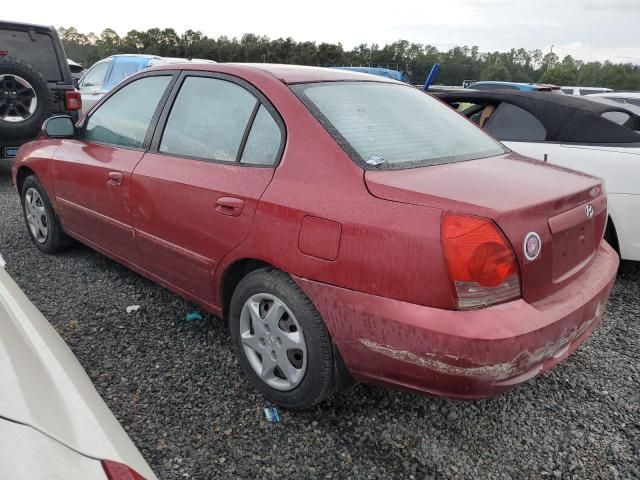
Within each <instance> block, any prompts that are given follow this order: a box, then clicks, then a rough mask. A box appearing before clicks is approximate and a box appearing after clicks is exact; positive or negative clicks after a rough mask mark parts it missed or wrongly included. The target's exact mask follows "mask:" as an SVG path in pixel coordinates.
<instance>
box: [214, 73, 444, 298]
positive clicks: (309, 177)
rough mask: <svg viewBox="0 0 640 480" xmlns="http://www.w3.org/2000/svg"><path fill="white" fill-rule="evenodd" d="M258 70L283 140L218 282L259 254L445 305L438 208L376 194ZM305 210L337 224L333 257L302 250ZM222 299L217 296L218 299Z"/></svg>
mask: <svg viewBox="0 0 640 480" xmlns="http://www.w3.org/2000/svg"><path fill="white" fill-rule="evenodd" d="M260 77H261V75H259V74H256V78H251V76H250V75H248V76H247V79H248V80H250V81H252V83H253V84H254V85H255V86H256V87H257V88H258V89H260V90H262V91H263V93H265V94H266V95H267V97H268V98H269V99H270V100H271V101H272V102H273V104H274V106H275V107H276V109H277V110H278V111H279V112H280V114H281V115H282V117H283V119H284V122H285V124H286V127H287V143H286V147H285V151H284V154H283V158H282V161H281V163H280V165H279V166H278V167H277V168H276V171H275V173H274V177H273V180H272V182H271V184H270V185H269V187H268V188H267V190H266V191H265V193H264V194H263V196H262V198H261V200H260V202H259V204H258V209H257V212H256V216H255V219H254V222H253V225H252V228H251V231H250V233H249V235H248V236H247V238H246V239H245V241H244V242H243V243H242V244H241V245H240V246H238V247H237V248H236V249H234V250H233V251H232V252H230V253H229V254H228V255H227V256H226V257H225V258H224V259H223V261H222V262H221V263H220V265H219V267H218V269H217V271H216V279H217V283H216V284H217V285H221V282H222V278H223V275H224V272H225V271H226V269H227V267H228V266H229V265H230V264H232V263H233V262H234V261H236V260H238V259H243V258H256V259H259V260H262V261H265V262H267V263H269V264H271V265H274V266H275V267H277V268H279V269H281V270H284V271H286V272H288V273H290V274H293V275H295V276H298V277H302V278H308V279H312V280H315V281H318V282H323V283H329V284H333V285H338V286H341V287H344V288H347V289H352V290H357V291H362V292H367V293H370V294H373V295H379V296H385V297H390V298H396V299H398V300H403V301H406V302H411V303H418V304H422V305H431V306H434V307H440V308H446V307H450V306H451V301H452V300H451V292H450V288H449V282H448V276H447V273H446V268H445V265H444V260H443V257H442V252H441V244H440V220H441V215H442V210H441V209H439V208H429V207H424V206H414V205H407V204H401V203H397V202H390V201H386V200H381V199H377V198H375V197H373V196H372V195H371V194H370V193H369V192H368V190H367V188H366V186H365V183H364V171H363V170H362V169H361V168H360V167H358V166H357V165H356V164H355V163H354V162H353V161H352V160H351V159H350V158H348V157H347V155H346V154H345V153H344V152H343V150H342V149H341V148H340V147H339V146H338V145H337V144H336V143H335V141H334V140H333V139H332V138H331V137H330V136H329V134H328V133H327V132H326V131H325V130H324V128H323V127H322V126H321V125H320V124H319V123H318V121H317V120H316V119H315V118H314V117H313V116H312V115H311V113H310V112H309V111H308V110H307V109H306V107H305V106H304V105H303V104H302V102H301V101H300V100H298V98H297V97H295V95H294V94H293V93H292V92H291V90H290V89H289V88H288V87H287V86H286V85H284V84H283V83H282V82H279V81H274V79H273V77H271V78H269V79H268V80H267V79H263V78H260ZM308 216H313V217H316V218H320V219H326V220H330V221H332V222H336V223H338V224H339V225H340V238H339V241H338V243H339V247H338V252H337V255H335V259H332V260H327V259H322V258H317V257H314V256H312V255H307V254H305V253H302V252H301V251H300V243H299V241H300V232H301V226H302V224H303V219H304V218H305V217H308ZM333 233H335V230H333V231H332V234H331V235H328V238H323V239H322V241H330V242H334V241H335V239H334V238H333V236H332V235H333ZM329 237H330V238H329ZM303 250H304V248H303ZM330 257H331V258H333V255H331V256H330ZM220 300H221V299H220V298H219V297H218V298H217V302H216V303H218V304H220Z"/></svg>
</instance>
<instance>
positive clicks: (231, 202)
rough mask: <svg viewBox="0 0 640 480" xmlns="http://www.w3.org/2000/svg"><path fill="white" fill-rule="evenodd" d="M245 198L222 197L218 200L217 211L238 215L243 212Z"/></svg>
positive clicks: (233, 215)
mask: <svg viewBox="0 0 640 480" xmlns="http://www.w3.org/2000/svg"><path fill="white" fill-rule="evenodd" d="M243 208H244V200H242V199H241V198H235V197H220V198H219V199H218V200H216V212H218V213H221V214H222V215H229V216H231V217H237V216H239V215H240V214H241V213H242V209H243Z"/></svg>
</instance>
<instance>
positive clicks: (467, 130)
mask: <svg viewBox="0 0 640 480" xmlns="http://www.w3.org/2000/svg"><path fill="white" fill-rule="evenodd" d="M291 88H292V90H293V91H294V92H295V93H296V94H297V95H298V97H299V98H300V99H301V100H302V101H303V102H304V103H305V104H306V105H307V107H308V108H309V109H310V110H311V112H312V113H313V114H314V115H315V116H316V118H318V120H319V121H320V123H322V125H323V126H324V127H325V128H326V130H327V131H328V132H329V133H330V134H331V135H332V136H333V138H334V139H335V140H336V141H337V142H338V144H339V145H340V146H341V147H342V148H343V149H344V150H345V151H346V152H347V153H348V154H349V155H350V156H351V158H353V159H354V160H355V161H356V162H358V163H359V164H360V165H361V166H363V167H364V168H370V167H375V168H377V169H398V168H411V167H419V166H427V165H438V164H443V163H451V162H457V161H463V160H472V159H476V158H482V157H489V156H494V155H499V154H502V153H504V152H505V149H504V147H503V146H502V145H500V143H499V142H497V141H495V140H494V139H492V138H491V137H490V136H489V135H487V134H485V133H484V132H483V131H482V130H480V129H479V128H477V127H476V126H475V125H473V124H471V123H470V122H468V121H467V120H466V119H465V118H464V117H463V116H462V115H460V114H458V113H457V112H455V111H454V110H452V109H451V108H449V107H448V106H446V105H444V104H443V103H441V102H440V101H438V100H435V99H434V98H432V97H431V96H430V95H427V94H425V93H424V92H422V91H420V90H418V89H416V88H413V87H410V86H405V85H401V84H396V83H379V82H324V83H311V84H298V85H293V86H292V87H291Z"/></svg>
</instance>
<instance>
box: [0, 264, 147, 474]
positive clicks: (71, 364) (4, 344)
mask: <svg viewBox="0 0 640 480" xmlns="http://www.w3.org/2000/svg"><path fill="white" fill-rule="evenodd" d="M0 478H1V479H3V480H5V479H6V480H40V479H46V480H107V479H108V480H156V476H155V475H154V474H153V472H152V471H151V469H150V468H149V465H147V462H146V461H145V460H144V458H142V455H141V454H140V452H139V451H138V449H137V448H136V447H135V445H134V444H133V442H132V441H131V439H130V438H129V437H128V435H127V434H126V432H125V431H124V429H123V428H122V426H120V424H119V423H118V421H117V420H116V418H115V417H114V416H113V414H112V413H111V411H110V410H109V408H108V407H107V405H106V404H105V403H104V401H103V400H102V398H100V395H98V392H97V391H96V389H95V387H94V386H93V384H92V383H91V380H89V377H88V376H87V374H86V372H85V371H84V370H83V369H82V367H81V366H80V363H78V360H77V359H76V358H75V357H74V355H73V353H71V350H70V349H69V347H68V346H67V345H66V344H65V343H64V341H63V340H62V338H60V336H59V335H58V334H57V333H56V331H55V330H54V329H53V327H52V326H51V325H50V324H49V322H47V320H46V319H45V318H44V317H43V316H42V314H41V313H40V312H39V311H38V310H37V309H36V307H35V306H34V305H33V304H32V303H31V302H30V301H29V299H28V298H27V297H26V296H25V295H24V293H23V292H22V291H21V290H20V288H19V287H18V286H17V285H16V283H15V282H14V281H13V279H11V277H10V276H9V274H8V273H7V272H6V271H5V268H4V261H3V260H2V256H0Z"/></svg>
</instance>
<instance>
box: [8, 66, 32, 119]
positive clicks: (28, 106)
mask: <svg viewBox="0 0 640 480" xmlns="http://www.w3.org/2000/svg"><path fill="white" fill-rule="evenodd" d="M37 107H38V97H37V95H36V92H35V90H34V88H33V86H31V84H30V83H29V82H27V81H26V80H25V79H24V78H22V77H19V76H18V75H8V74H5V75H0V120H4V121H5V122H11V123H19V122H24V121H25V120H27V119H28V118H30V117H31V116H32V115H33V114H34V112H35V111H36V108H37Z"/></svg>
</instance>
